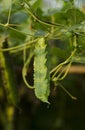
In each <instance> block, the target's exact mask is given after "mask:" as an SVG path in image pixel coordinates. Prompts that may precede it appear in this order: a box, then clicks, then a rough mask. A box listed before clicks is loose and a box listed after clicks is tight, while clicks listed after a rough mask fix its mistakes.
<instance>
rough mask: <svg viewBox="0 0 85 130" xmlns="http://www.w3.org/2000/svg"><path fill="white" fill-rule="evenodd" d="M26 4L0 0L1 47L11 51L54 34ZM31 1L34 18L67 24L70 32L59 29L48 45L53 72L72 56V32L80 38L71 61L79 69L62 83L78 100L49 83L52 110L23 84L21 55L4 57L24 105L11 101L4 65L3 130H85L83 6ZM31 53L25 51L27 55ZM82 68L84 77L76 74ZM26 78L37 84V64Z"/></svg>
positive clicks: (0, 118)
mask: <svg viewBox="0 0 85 130" xmlns="http://www.w3.org/2000/svg"><path fill="white" fill-rule="evenodd" d="M23 2H24V0H0V44H2V43H3V42H4V41H6V39H7V41H6V42H7V44H8V47H15V46H17V45H23V44H24V43H25V42H26V41H28V40H32V39H33V38H32V36H34V38H36V37H38V36H42V35H45V34H46V33H47V32H49V31H50V30H51V29H53V28H51V27H47V26H45V25H41V24H39V23H38V22H36V21H34V19H33V18H32V17H31V16H30V15H29V14H28V13H27V12H26V10H25V8H24V6H23ZM27 2H28V1H27ZM29 2H30V4H31V6H32V9H33V11H34V12H35V14H36V15H38V16H39V17H40V18H41V19H45V20H46V21H51V22H55V23H59V24H63V25H65V26H68V30H70V31H68V32H66V31H65V28H57V29H56V30H55V31H54V33H51V35H50V40H48V44H49V47H50V49H49V52H50V54H49V55H50V64H51V68H53V67H55V66H56V65H57V64H59V63H61V62H62V61H64V60H65V59H66V58H67V57H68V56H69V55H70V52H71V50H72V45H70V44H68V43H69V39H70V36H71V33H72V32H75V33H77V34H78V35H79V36H78V39H77V42H78V51H77V54H76V57H75V58H74V59H73V65H75V69H74V71H73V73H72V72H70V73H69V74H68V75H67V76H66V78H65V79H64V80H63V81H61V83H62V84H63V86H64V87H65V88H66V89H67V90H68V91H69V92H70V93H71V94H72V95H74V96H75V97H77V100H72V99H71V98H70V97H69V96H68V95H67V94H66V93H65V92H64V91H63V89H62V88H60V87H59V86H57V87H55V86H54V84H53V83H52V82H51V85H50V89H51V94H50V97H49V102H50V105H48V104H46V103H42V102H41V101H39V100H38V99H37V98H36V97H35V94H34V91H33V90H30V89H28V88H27V87H26V85H25V84H24V82H23V79H22V67H23V50H22V51H18V50H17V49H16V50H15V51H14V52H12V51H9V52H5V53H6V55H8V59H10V60H9V61H8V62H9V63H8V64H9V68H10V69H11V70H12V69H13V72H12V71H11V72H10V73H11V76H10V78H11V77H13V78H14V79H15V80H16V81H15V80H14V82H16V83H15V86H17V90H18V92H17V93H18V94H19V98H20V101H19V103H18V104H15V105H11V104H10V103H9V102H8V101H7V98H6V93H7V92H6V90H5V89H4V85H3V83H2V71H1V70H2V68H1V65H0V130H85V101H84V99H85V68H84V67H85V1H84V0H81V1H80V0H74V1H73V0H64V1H63V0H52V1H51V0H29ZM25 6H26V5H25ZM10 7H11V8H10ZM9 10H10V12H11V13H10V16H9ZM8 16H9V17H8ZM8 18H10V19H8ZM75 19H76V20H75ZM7 21H9V25H11V24H13V25H17V26H13V27H12V28H10V27H7V26H5V24H6V23H7ZM18 25H20V26H18ZM17 30H19V31H17ZM52 31H53V30H52ZM27 34H30V35H27ZM31 35H32V36H31ZM53 37H54V39H53ZM51 38H52V39H51ZM0 53H1V51H0ZM29 53H30V51H29V49H27V56H28V55H29ZM0 60H1V59H0ZM10 63H11V64H10ZM0 64H1V62H0ZM79 66H80V72H79V71H78V70H77V71H76V67H79ZM12 67H13V68H12ZM82 67H83V71H82ZM13 75H14V76H13ZM27 79H28V80H29V82H30V83H31V84H33V59H32V60H31V62H30V66H29V68H28V74H27ZM13 84H14V83H13ZM16 100H18V98H17V99H16Z"/></svg>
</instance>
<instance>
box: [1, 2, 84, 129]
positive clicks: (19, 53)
mask: <svg viewBox="0 0 85 130" xmlns="http://www.w3.org/2000/svg"><path fill="white" fill-rule="evenodd" d="M77 2H78V1H76V2H75V1H73V0H64V1H63V0H60V1H58V0H53V1H48V0H28V1H27V0H13V1H12V0H7V1H5V0H1V1H0V44H1V45H0V74H1V81H0V84H1V85H2V86H3V87H1V85H0V89H1V91H3V101H5V100H6V109H7V110H8V109H10V105H13V106H16V107H17V108H18V105H19V102H18V101H19V98H22V96H23V92H22V91H23V87H21V86H22V85H20V83H18V73H17V71H18V72H19V70H20V72H19V73H20V76H21V75H22V79H23V81H24V83H25V85H26V86H27V87H28V88H29V89H32V92H34V93H35V94H32V96H35V95H36V97H35V100H37V101H38V102H39V100H41V101H42V102H47V103H48V104H49V102H50V96H51V93H52V91H53V89H54V88H55V87H57V86H60V87H61V88H62V89H63V90H64V91H65V92H66V93H67V94H68V95H69V96H70V97H71V98H72V99H76V97H74V96H73V95H72V94H71V93H70V92H68V91H67V89H66V88H65V87H64V86H63V85H64V84H63V82H64V79H65V77H66V76H67V74H68V72H69V69H70V67H71V65H72V63H73V64H77V65H79V64H83V65H84V64H85V58H84V55H85V42H84V41H85V13H84V12H85V10H84V9H82V8H83V6H79V7H78V8H77V7H76V4H78V3H77ZM49 5H50V6H49ZM57 5H58V6H57ZM80 5H82V4H80ZM43 40H44V41H43ZM5 43H6V44H7V46H5ZM46 46H47V47H46ZM8 59H10V61H9V60H8ZM10 62H12V64H10ZM33 64H34V66H33ZM17 68H18V69H17ZM63 68H64V69H63ZM13 69H14V71H15V73H14V72H13V71H12V70H13ZM15 75H16V76H15ZM15 77H16V78H15ZM33 79H34V80H33ZM21 81H22V80H21V79H20V82H21ZM23 81H22V84H23ZM30 84H31V85H30ZM33 84H34V85H33ZM19 85H20V88H19V87H18V88H16V87H17V86H19ZM49 86H50V87H49ZM52 86H53V88H52ZM17 90H18V91H17ZM24 91H25V90H24ZM27 91H30V90H28V89H27ZM5 93H6V97H5ZM32 96H31V98H32ZM5 98H6V99H5ZM36 98H38V99H39V100H38V99H36ZM7 100H8V102H10V103H8V102H7ZM48 100H49V102H48ZM5 111H6V110H5ZM12 114H13V113H12ZM4 124H5V123H4ZM9 124H10V121H9ZM5 129H9V130H11V127H9V125H8V127H7V128H5Z"/></svg>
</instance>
